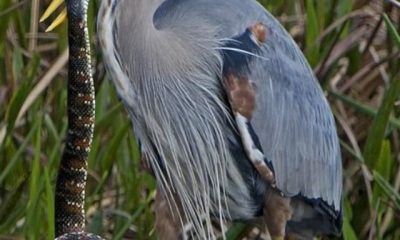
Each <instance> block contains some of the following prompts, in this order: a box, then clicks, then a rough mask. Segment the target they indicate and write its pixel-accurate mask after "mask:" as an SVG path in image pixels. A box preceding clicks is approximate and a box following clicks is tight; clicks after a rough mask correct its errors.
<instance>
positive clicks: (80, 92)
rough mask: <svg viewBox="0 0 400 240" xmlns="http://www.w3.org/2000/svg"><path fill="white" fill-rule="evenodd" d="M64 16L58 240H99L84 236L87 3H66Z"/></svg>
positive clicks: (89, 101) (89, 86)
mask: <svg viewBox="0 0 400 240" xmlns="http://www.w3.org/2000/svg"><path fill="white" fill-rule="evenodd" d="M66 5H67V14H68V41H69V68H68V103H67V108H68V133H67V139H66V145H65V149H64V153H63V156H62V160H61V165H60V169H59V172H58V177H57V183H56V192H55V229H56V237H58V239H101V238H100V237H97V236H94V235H91V234H87V233H84V230H85V210H84V202H85V201H84V200H85V187H86V178H87V158H88V154H89V151H90V146H91V142H92V137H93V128H94V110H95V94H94V84H93V78H92V71H91V61H90V45H89V34H88V28H87V9H88V0H66Z"/></svg>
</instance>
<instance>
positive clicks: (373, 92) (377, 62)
mask: <svg viewBox="0 0 400 240" xmlns="http://www.w3.org/2000/svg"><path fill="white" fill-rule="evenodd" d="M260 2H261V3H262V4H263V5H264V6H265V7H266V8H267V9H268V10H269V11H271V12H272V13H273V14H274V15H275V16H276V17H278V19H279V20H280V21H281V22H282V24H283V25H284V26H285V27H286V29H287V30H288V31H289V32H290V33H291V34H292V36H293V37H294V39H295V40H296V42H297V43H298V45H299V46H300V47H301V48H302V50H303V52H304V53H305V55H306V57H307V59H308V60H309V62H310V64H311V65H312V67H313V68H314V70H315V73H316V75H317V76H318V78H319V80H320V83H321V85H322V86H323V88H324V90H325V91H326V94H327V96H328V99H329V101H330V104H331V106H332V109H333V111H334V114H335V117H336V121H337V126H338V131H339V135H340V139H341V145H342V153H343V165H344V169H345V171H344V180H343V181H344V196H343V198H344V226H343V236H342V237H341V238H344V239H400V194H399V189H400V164H399V160H400V138H399V134H400V132H399V130H400V118H399V117H400V108H399V106H400V101H399V93H400V75H399V69H400V61H399V56H400V53H399V49H400V36H399V33H398V30H399V27H400V24H399V22H400V8H399V6H397V7H396V3H395V1H394V0H392V1H380V0H377V1H375V0H371V1H363V0H318V1H317V0H301V1H282V0H264V1H260ZM48 3H49V0H45V1H43V0H42V1H39V0H31V1H25V0H19V1H15V0H14V1H13V0H1V1H0V239H54V227H53V221H54V218H53V215H54V208H53V198H54V192H53V189H54V182H55V176H56V173H57V167H58V164H59V161H60V156H61V152H62V149H63V143H64V136H65V132H66V127H67V119H66V79H67V69H66V68H67V66H66V63H67V54H66V47H67V42H66V41H67V38H66V25H65V23H64V25H62V26H60V27H58V28H57V29H56V30H55V31H53V32H50V33H45V32H44V30H45V29H46V27H47V26H48V25H49V24H50V22H51V19H50V20H48V21H46V22H45V23H40V24H39V23H38V18H39V16H40V15H41V13H43V12H44V9H45V8H46V6H47V5H48ZM98 4H99V1H91V5H90V14H89V19H90V28H91V30H92V33H94V21H95V12H96V9H97V7H98ZM399 5H400V4H399ZM92 36H94V35H93V34H92ZM92 43H93V47H94V51H93V59H94V61H93V64H94V66H95V75H94V79H95V82H96V92H97V93H96V104H97V106H96V128H95V139H94V142H93V149H92V152H91V155H90V159H89V179H88V180H89V183H88V188H87V200H86V209H87V215H88V228H89V230H90V231H91V232H94V233H98V234H101V235H102V236H104V237H106V238H108V239H154V238H156V235H155V233H154V218H153V213H152V203H153V199H154V192H155V190H154V189H155V182H154V179H153V178H152V177H151V176H149V175H148V174H147V173H146V172H145V171H144V170H143V169H144V167H143V166H141V164H140V161H139V153H138V151H137V146H136V143H135V142H134V136H133V135H132V131H131V126H130V123H129V120H128V119H127V116H126V113H125V111H124V110H123V107H122V105H121V104H120V103H119V100H118V97H117V96H116V94H115V91H114V88H113V87H112V86H111V85H110V82H109V81H108V79H107V76H106V74H105V70H104V65H103V63H102V60H101V56H100V55H99V51H96V39H95V38H94V37H93V38H92ZM249 228H250V227H248V226H244V225H242V224H236V225H233V227H232V228H231V229H230V232H229V234H230V235H229V236H230V237H229V238H230V239H237V238H239V237H238V236H242V235H246V234H247V232H248V230H249Z"/></svg>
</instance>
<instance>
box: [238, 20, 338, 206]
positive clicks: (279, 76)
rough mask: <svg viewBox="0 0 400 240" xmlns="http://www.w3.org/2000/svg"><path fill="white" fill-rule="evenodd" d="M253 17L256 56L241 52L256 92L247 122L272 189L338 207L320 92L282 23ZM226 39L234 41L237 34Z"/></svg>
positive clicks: (331, 142)
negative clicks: (257, 27) (259, 36)
mask: <svg viewBox="0 0 400 240" xmlns="http://www.w3.org/2000/svg"><path fill="white" fill-rule="evenodd" d="M255 21H260V22H262V23H263V24H264V25H265V26H267V28H268V31H267V36H266V38H265V43H263V44H262V46H261V47H260V49H259V50H257V51H255V52H254V53H255V54H257V55H258V56H260V57H251V60H248V59H249V57H246V59H247V60H248V61H247V62H245V64H247V65H248V66H246V68H245V69H246V70H243V71H246V78H248V80H249V81H251V82H252V85H253V87H254V90H255V93H256V96H255V98H256V101H255V104H256V108H255V111H254V112H253V115H252V118H251V119H249V121H250V124H251V126H252V128H253V129H254V131H255V133H256V134H257V137H258V140H259V142H260V144H261V147H262V151H263V152H264V154H265V159H266V161H270V162H271V163H272V166H273V170H274V173H275V178H276V179H275V180H276V185H277V188H278V189H279V190H281V191H282V192H283V193H284V194H285V195H286V196H298V195H301V196H304V197H306V198H308V199H322V200H323V201H324V202H325V203H326V204H328V205H329V206H331V207H333V208H334V210H335V211H337V212H340V209H341V191H342V180H341V179H342V166H341V156H340V149H339V142H338V137H337V133H336V127H335V121H334V118H333V115H332V112H331V109H330V107H329V105H328V103H327V100H326V98H325V96H324V94H323V91H322V90H321V88H320V86H319V83H318V81H317V80H316V78H315V77H314V74H313V72H312V70H311V69H310V67H309V65H308V63H307V62H306V60H305V58H304V56H303V54H302V53H301V51H300V50H299V49H298V47H297V46H296V44H295V43H294V41H293V40H292V38H291V37H290V36H289V34H288V33H287V32H286V31H285V30H284V29H283V27H282V26H281V25H280V24H279V23H278V22H277V21H276V20H275V19H274V18H273V17H272V16H271V15H270V14H269V13H266V12H265V14H263V15H261V17H259V18H257V19H254V21H253V23H254V22H255ZM250 23H251V21H249V24H250ZM239 27H242V26H238V28H239ZM241 31H242V32H243V31H244V29H243V28H242V30H241ZM237 32H239V33H240V30H238V29H237ZM238 36H239V37H238ZM232 38H233V39H234V40H238V39H240V38H241V35H240V34H239V35H236V36H233V37H232ZM235 42H237V41H235ZM242 43H243V44H245V46H240V47H239V48H243V49H245V50H246V51H250V50H252V48H251V47H249V46H248V44H249V42H247V43H246V41H242ZM246 44H247V45H246ZM243 71H242V70H238V72H239V73H238V74H239V75H240V74H243Z"/></svg>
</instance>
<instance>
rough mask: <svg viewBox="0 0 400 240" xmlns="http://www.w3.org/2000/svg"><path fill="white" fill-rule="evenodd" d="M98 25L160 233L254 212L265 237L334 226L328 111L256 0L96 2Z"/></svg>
mask: <svg viewBox="0 0 400 240" xmlns="http://www.w3.org/2000/svg"><path fill="white" fill-rule="evenodd" d="M97 21H98V24H97V29H98V33H97V36H98V38H99V42H100V46H101V50H102V52H103V56H104V61H105V63H106V66H107V69H108V72H109V74H110V76H111V79H112V81H113V83H114V85H115V87H116V90H117V92H118V94H119V96H120V98H121V99H122V101H123V103H124V104H125V107H126V109H127V111H128V112H129V115H130V117H131V119H132V122H133V129H134V132H135V135H136V137H137V140H138V141H139V143H140V148H141V152H142V155H143V156H144V157H145V158H146V160H147V161H148V162H149V163H150V164H151V167H152V170H153V171H154V173H155V175H156V178H157V182H158V189H159V192H158V197H157V199H156V209H158V210H160V211H158V212H156V217H157V220H156V228H157V230H158V232H159V234H160V236H161V238H164V239H177V238H178V237H179V236H181V237H182V236H185V234H186V233H185V231H184V230H183V228H182V226H186V225H185V224H187V223H189V225H190V226H191V228H192V230H191V232H190V234H191V235H192V236H197V237H199V238H202V239H215V238H216V236H215V234H214V233H213V231H212V224H211V221H212V219H217V220H219V221H221V222H223V221H225V220H251V219H255V218H257V217H261V216H263V218H262V219H263V220H264V221H265V223H266V225H267V228H268V231H269V233H270V234H271V236H272V238H273V239H283V238H284V236H285V235H295V236H296V237H298V238H301V239H310V238H312V237H313V236H315V235H317V234H338V233H340V229H341V224H342V207H341V196H342V165H341V156H340V148H339V144H338V138H337V134H336V129H335V122H334V119H333V116H332V113H331V110H330V108H329V106H328V103H327V101H326V99H325V97H324V95H323V92H322V91H321V88H320V87H319V84H318V82H317V80H316V78H315V77H314V75H313V72H312V70H311V69H310V67H309V65H308V64H307V62H306V60H305V58H304V56H303V55H302V53H301V51H300V50H299V49H298V47H297V46H296V44H295V43H294V41H293V40H292V38H291V37H290V36H289V34H288V33H287V32H286V31H285V30H284V28H283V27H282V26H281V25H280V24H279V23H278V21H277V20H276V19H275V18H274V17H273V16H272V15H271V14H270V13H268V12H267V11H266V10H265V9H264V8H263V7H262V6H261V5H260V4H258V3H257V2H256V1H255V0H103V1H101V6H100V10H99V15H98V20H97ZM165 199H167V201H165ZM165 202H167V203H168V204H167V205H166V206H165V208H161V207H160V206H161V204H163V203H165ZM166 219H168V221H166Z"/></svg>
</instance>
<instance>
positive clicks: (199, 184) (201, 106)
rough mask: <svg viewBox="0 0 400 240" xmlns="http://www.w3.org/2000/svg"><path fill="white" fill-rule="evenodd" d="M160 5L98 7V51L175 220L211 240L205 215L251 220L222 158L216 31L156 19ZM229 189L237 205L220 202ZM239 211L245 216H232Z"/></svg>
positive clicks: (227, 157)
mask: <svg viewBox="0 0 400 240" xmlns="http://www.w3.org/2000/svg"><path fill="white" fill-rule="evenodd" d="M103 2H107V1H103ZM161 2H163V1H161V0H154V1H151V0H150V1H148V0H143V1H139V0H135V1H132V0H125V1H122V0H120V1H119V3H118V5H116V7H115V8H114V9H113V10H111V9H110V8H109V7H107V6H106V3H105V4H104V5H103V6H102V7H101V9H100V13H99V17H98V19H99V22H98V34H99V39H100V44H101V46H102V50H103V54H104V58H105V61H106V64H107V67H108V70H109V73H110V74H111V78H112V80H113V82H114V84H115V86H116V89H117V91H118V93H119V95H120V97H121V99H122V100H123V101H124V103H125V105H126V107H127V110H128V112H129V113H130V115H131V117H132V121H133V126H134V131H135V135H136V136H137V137H138V138H139V140H140V142H141V146H142V151H144V152H146V156H147V157H148V158H149V159H148V160H149V161H150V163H151V164H152V166H153V170H154V172H155V173H156V175H157V178H158V183H159V184H161V185H162V186H163V187H164V190H165V191H166V192H167V193H168V192H169V193H171V195H177V196H178V198H179V201H180V202H181V203H182V207H183V212H184V213H183V214H184V216H182V217H183V218H184V219H186V220H188V221H190V222H191V223H192V224H193V225H194V226H195V231H196V233H197V234H198V235H199V236H202V237H203V238H204V239H210V238H213V236H214V235H213V233H212V231H211V229H212V227H211V219H210V216H211V215H213V216H216V217H220V219H221V220H222V219H223V218H228V217H232V218H235V214H237V215H249V216H250V215H252V214H253V212H252V211H253V209H251V207H250V205H251V204H250V200H249V193H248V190H247V189H246V188H245V187H243V188H241V187H237V186H243V184H240V183H241V182H243V179H241V174H240V173H239V170H238V169H237V167H236V166H235V164H234V163H233V162H234V161H233V160H232V156H231V154H230V152H229V150H228V143H227V141H228V139H227V136H226V134H227V132H229V131H230V130H229V128H227V124H228V125H229V123H228V121H229V119H230V117H229V112H228V110H227V109H226V104H225V102H224V97H223V93H222V88H221V83H220V81H219V77H220V74H221V72H222V64H221V62H222V59H221V55H220V53H219V52H218V50H216V49H218V46H219V44H220V42H218V41H217V40H216V39H215V36H216V35H217V31H218V29H216V28H214V27H213V26H211V25H210V24H208V23H206V22H203V19H201V18H198V19H189V18H193V16H192V15H185V12H184V11H180V12H178V11H174V12H171V11H170V12H168V13H166V12H157V11H160V10H159V6H160V4H161ZM128 9H129V10H128ZM171 13H172V14H171ZM100 21H102V22H100ZM188 23H190V24H188ZM228 174H229V176H228ZM230 184H232V185H233V186H236V187H233V186H231V187H229V188H230V189H234V190H233V191H234V192H233V193H232V194H233V195H235V196H237V199H241V200H243V201H241V202H235V201H234V200H233V199H230V198H227V197H226V196H224V189H226V188H228V185H230ZM221 189H222V191H221ZM239 196H241V197H239ZM172 201H173V200H172ZM172 204H173V203H172ZM226 205H229V206H231V210H234V211H231V212H229V209H227V208H226ZM241 210H244V211H247V210H248V212H243V213H238V212H235V211H241Z"/></svg>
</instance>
